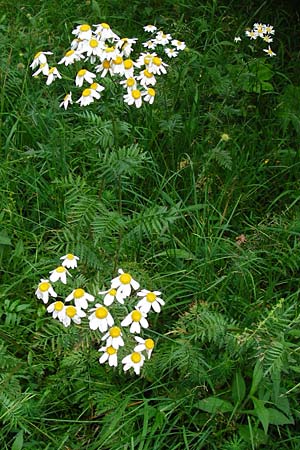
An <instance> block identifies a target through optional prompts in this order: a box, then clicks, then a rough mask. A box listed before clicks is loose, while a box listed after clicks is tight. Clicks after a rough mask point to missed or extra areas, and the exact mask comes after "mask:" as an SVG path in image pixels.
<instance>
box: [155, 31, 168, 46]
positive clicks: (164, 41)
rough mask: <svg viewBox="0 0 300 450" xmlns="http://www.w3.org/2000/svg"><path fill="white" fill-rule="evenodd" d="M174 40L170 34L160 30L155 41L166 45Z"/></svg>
mask: <svg viewBox="0 0 300 450" xmlns="http://www.w3.org/2000/svg"><path fill="white" fill-rule="evenodd" d="M171 40H172V36H171V35H170V34H165V33H164V32H163V31H159V32H158V33H157V35H156V37H155V40H154V42H155V43H156V44H160V45H166V44H168V43H169V42H170V41H171Z"/></svg>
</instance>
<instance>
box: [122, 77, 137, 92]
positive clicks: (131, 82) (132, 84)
mask: <svg viewBox="0 0 300 450" xmlns="http://www.w3.org/2000/svg"><path fill="white" fill-rule="evenodd" d="M120 84H122V85H123V86H124V87H126V89H127V93H128V92H131V91H132V90H134V89H136V80H135V78H133V77H130V78H126V80H123V81H120Z"/></svg>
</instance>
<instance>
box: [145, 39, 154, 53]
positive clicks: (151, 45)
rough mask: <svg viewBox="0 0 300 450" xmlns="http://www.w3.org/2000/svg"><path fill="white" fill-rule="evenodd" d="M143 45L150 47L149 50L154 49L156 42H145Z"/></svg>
mask: <svg viewBox="0 0 300 450" xmlns="http://www.w3.org/2000/svg"><path fill="white" fill-rule="evenodd" d="M143 47H145V48H149V50H154V49H155V47H156V43H155V41H154V40H152V39H151V40H150V41H146V42H143Z"/></svg>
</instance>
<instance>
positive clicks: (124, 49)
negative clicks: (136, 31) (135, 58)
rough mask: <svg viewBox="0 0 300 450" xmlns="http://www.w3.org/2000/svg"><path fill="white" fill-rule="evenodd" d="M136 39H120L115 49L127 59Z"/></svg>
mask: <svg viewBox="0 0 300 450" xmlns="http://www.w3.org/2000/svg"><path fill="white" fill-rule="evenodd" d="M137 40H138V39H137V38H122V39H120V40H119V41H118V43H117V47H118V48H119V49H120V51H121V53H122V55H123V56H125V58H128V57H129V56H130V54H131V53H132V50H133V48H132V46H133V45H134V44H135V43H136V41H137Z"/></svg>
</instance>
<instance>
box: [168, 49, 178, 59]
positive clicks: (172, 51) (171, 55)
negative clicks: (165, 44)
mask: <svg viewBox="0 0 300 450" xmlns="http://www.w3.org/2000/svg"><path fill="white" fill-rule="evenodd" d="M165 53H166V55H167V56H168V57H169V58H176V56H178V52H177V51H176V50H175V49H174V48H165Z"/></svg>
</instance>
